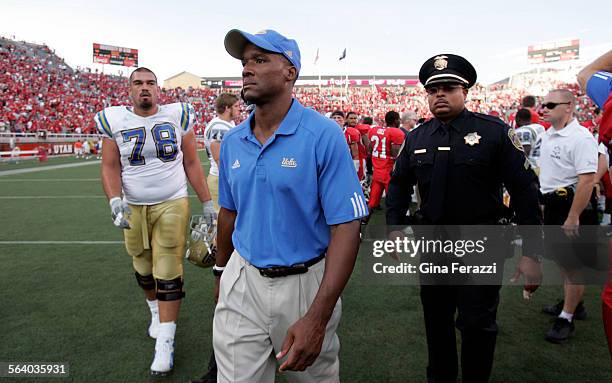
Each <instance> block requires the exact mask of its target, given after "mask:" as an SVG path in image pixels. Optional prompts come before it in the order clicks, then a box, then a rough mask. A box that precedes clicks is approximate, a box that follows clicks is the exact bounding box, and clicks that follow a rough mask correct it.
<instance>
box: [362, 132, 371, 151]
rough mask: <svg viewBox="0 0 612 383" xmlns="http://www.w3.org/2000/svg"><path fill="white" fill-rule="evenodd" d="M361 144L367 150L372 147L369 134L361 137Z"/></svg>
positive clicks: (366, 133)
mask: <svg viewBox="0 0 612 383" xmlns="http://www.w3.org/2000/svg"><path fill="white" fill-rule="evenodd" d="M361 143H362V144H363V146H365V147H366V148H368V147H370V137H368V132H365V133H364V134H362V135H361Z"/></svg>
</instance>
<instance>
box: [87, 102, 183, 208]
mask: <svg viewBox="0 0 612 383" xmlns="http://www.w3.org/2000/svg"><path fill="white" fill-rule="evenodd" d="M94 120H95V122H96V126H97V127H98V131H99V132H100V133H101V134H103V135H104V136H105V137H106V138H109V139H111V140H115V142H116V143H117V146H118V148H119V153H120V156H121V182H122V187H123V194H124V196H125V200H126V201H127V202H128V203H131V204H134V205H154V204H158V203H161V202H164V201H169V200H173V199H178V198H182V197H187V176H186V174H185V169H184V168H183V152H182V150H181V145H182V142H183V136H184V135H186V134H187V133H189V131H190V130H193V125H194V124H195V111H194V109H193V107H192V106H191V105H190V104H186V103H180V102H177V103H174V104H166V105H160V106H159V109H158V111H157V113H156V114H154V115H152V116H148V117H142V116H139V115H137V114H135V113H134V112H133V111H132V110H131V108H127V107H125V106H111V107H108V108H106V109H104V110H102V111H100V112H98V113H97V114H96V115H95V116H94Z"/></svg>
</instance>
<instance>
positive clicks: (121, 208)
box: [108, 197, 132, 230]
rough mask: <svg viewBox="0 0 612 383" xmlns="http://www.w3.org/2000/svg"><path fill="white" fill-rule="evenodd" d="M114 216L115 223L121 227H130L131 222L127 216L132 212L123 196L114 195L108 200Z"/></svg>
mask: <svg viewBox="0 0 612 383" xmlns="http://www.w3.org/2000/svg"><path fill="white" fill-rule="evenodd" d="M108 204H109V205H110V208H111V214H112V216H113V223H114V224H115V226H117V227H119V228H121V229H128V230H129V229H130V224H129V222H128V221H127V216H128V215H129V214H131V213H132V211H131V210H130V208H129V206H128V204H127V202H125V201H123V200H122V199H121V197H113V198H111V199H110V201H108Z"/></svg>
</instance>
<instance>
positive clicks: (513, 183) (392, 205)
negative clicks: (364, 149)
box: [387, 109, 541, 225]
mask: <svg viewBox="0 0 612 383" xmlns="http://www.w3.org/2000/svg"><path fill="white" fill-rule="evenodd" d="M442 131H448V132H450V138H449V140H450V141H448V142H449V143H448V144H446V145H444V144H442V145H441V144H440V142H442V141H441V139H440V137H441V132H442ZM442 151H448V155H449V156H448V167H447V172H446V174H447V176H446V182H445V187H444V188H445V192H444V198H443V204H444V206H443V209H442V211H443V216H442V218H441V219H439V220H438V221H437V222H430V223H444V224H487V223H492V222H494V221H496V220H497V219H498V218H499V217H501V214H502V211H503V202H502V184H504V185H505V186H506V188H507V189H508V191H509V192H510V195H511V196H512V198H513V201H514V202H515V203H514V204H513V206H514V208H515V211H516V213H517V216H518V220H519V223H521V224H539V223H540V222H541V216H540V214H539V207H538V201H537V177H536V175H535V173H534V172H533V170H532V169H531V166H530V164H529V162H528V161H527V159H526V158H525V154H524V152H523V149H522V146H521V145H520V142H519V141H518V138H517V137H516V135H515V134H514V129H512V128H510V127H509V126H508V125H506V124H504V123H503V122H502V121H501V120H500V119H498V118H496V117H491V116H487V115H483V114H480V113H473V112H470V111H468V110H465V109H464V110H463V112H461V114H460V115H459V116H458V117H457V118H456V119H455V120H453V121H452V122H450V123H449V124H448V125H444V124H443V123H442V122H441V121H440V120H438V119H436V118H434V119H432V120H430V121H428V122H426V123H424V124H422V125H421V126H420V127H419V128H418V129H415V130H413V131H412V132H410V134H409V135H408V136H407V137H406V140H405V142H404V147H403V148H402V151H401V153H400V155H399V156H398V159H397V161H396V164H395V168H394V170H393V173H392V178H391V182H390V185H389V192H388V197H387V224H390V225H401V224H405V223H407V219H406V212H407V210H408V206H409V202H410V195H411V194H412V189H413V188H412V186H413V185H414V184H417V186H418V188H419V193H420V196H421V199H422V205H421V207H422V209H421V210H422V211H423V212H425V217H424V218H425V219H426V220H428V219H429V218H430V217H427V210H428V207H427V205H428V204H429V203H432V201H430V200H429V197H430V195H431V192H432V190H430V189H431V186H432V178H433V169H434V165H435V162H436V160H437V159H438V157H440V153H441V152H442Z"/></svg>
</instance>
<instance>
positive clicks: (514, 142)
mask: <svg viewBox="0 0 612 383" xmlns="http://www.w3.org/2000/svg"><path fill="white" fill-rule="evenodd" d="M508 138H509V139H510V142H512V145H514V147H515V148H517V149H518V150H520V151H521V152H525V149H523V144H521V140H519V138H518V136H517V135H516V132H515V131H514V129H512V128H510V129H508Z"/></svg>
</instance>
